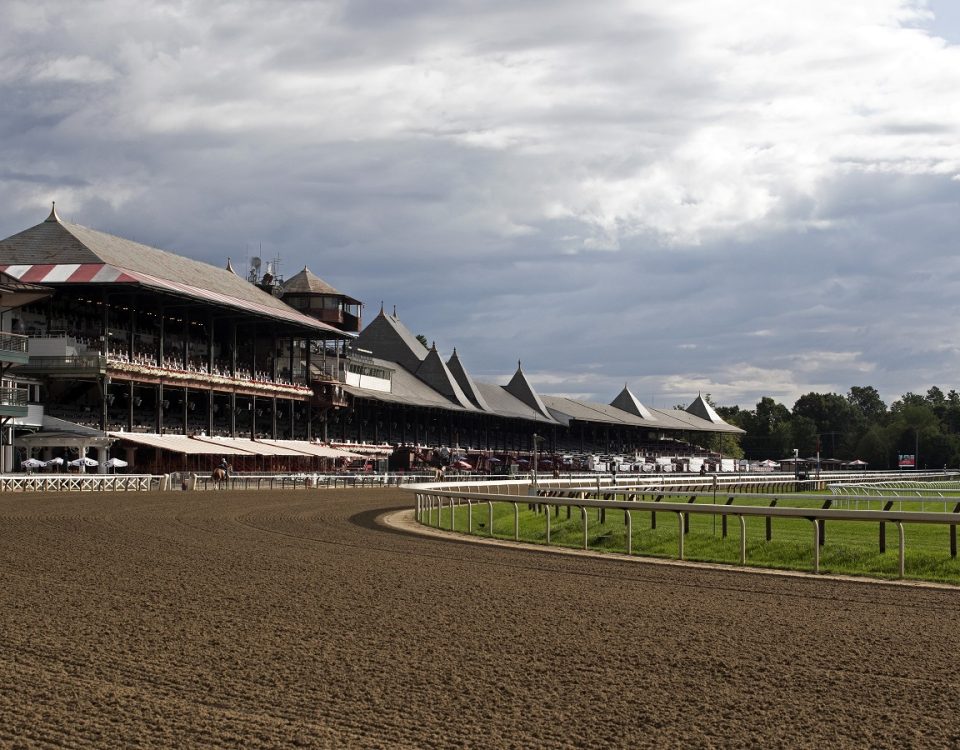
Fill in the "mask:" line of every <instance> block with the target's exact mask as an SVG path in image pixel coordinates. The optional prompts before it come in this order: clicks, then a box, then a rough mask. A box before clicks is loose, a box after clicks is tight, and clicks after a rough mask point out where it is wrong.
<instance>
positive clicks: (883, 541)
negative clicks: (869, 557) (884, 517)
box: [880, 500, 893, 555]
mask: <svg viewBox="0 0 960 750" xmlns="http://www.w3.org/2000/svg"><path fill="white" fill-rule="evenodd" d="M892 507H893V500H888V501H887V503H886V505H884V506H883V509H884V510H890V509H891V508H892ZM886 551H887V523H886V521H881V522H880V554H881V555H882V554H883V553H884V552H886Z"/></svg>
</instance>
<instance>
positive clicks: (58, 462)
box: [47, 456, 63, 466]
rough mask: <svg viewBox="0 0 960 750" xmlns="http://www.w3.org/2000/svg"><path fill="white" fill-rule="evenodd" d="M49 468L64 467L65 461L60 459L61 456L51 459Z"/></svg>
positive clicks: (48, 463) (48, 462)
mask: <svg viewBox="0 0 960 750" xmlns="http://www.w3.org/2000/svg"><path fill="white" fill-rule="evenodd" d="M47 466H63V459H62V458H60V456H57V457H56V458H51V459H50V460H49V461H47Z"/></svg>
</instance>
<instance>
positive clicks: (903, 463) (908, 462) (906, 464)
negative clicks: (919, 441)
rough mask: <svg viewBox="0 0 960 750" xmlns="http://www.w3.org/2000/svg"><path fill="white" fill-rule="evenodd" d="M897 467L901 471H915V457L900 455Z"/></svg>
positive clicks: (907, 454) (905, 454)
mask: <svg viewBox="0 0 960 750" xmlns="http://www.w3.org/2000/svg"><path fill="white" fill-rule="evenodd" d="M899 466H900V468H901V469H915V468H916V466H917V462H916V457H915V456H914V455H913V454H912V453H901V454H900V463H899Z"/></svg>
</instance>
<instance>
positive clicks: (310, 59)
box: [0, 0, 960, 407]
mask: <svg viewBox="0 0 960 750" xmlns="http://www.w3.org/2000/svg"><path fill="white" fill-rule="evenodd" d="M0 102H2V104H0V236H4V237H5V236H8V235H10V234H13V233H15V232H18V231H21V230H23V229H25V228H27V227H30V226H32V225H34V224H36V223H38V222H39V221H41V220H42V219H43V218H44V217H45V216H46V213H47V211H48V210H49V202H50V201H51V200H56V201H57V207H58V209H59V210H60V213H61V215H62V216H63V217H64V218H65V219H67V220H69V221H73V222H76V223H80V224H84V225H86V226H91V227H94V228H96V229H100V230H103V231H107V232H111V233H114V234H119V235H121V236H124V237H128V238H130V239H135V240H137V241H140V242H144V243H147V244H151V245H154V246H157V247H161V248H164V249H169V250H174V251H177V252H180V253H183V254H186V255H189V256H191V257H195V258H199V259H202V260H206V261H209V262H211V263H215V264H217V265H221V264H223V263H224V262H225V261H226V258H227V256H231V257H232V258H233V260H234V263H235V264H236V265H243V264H245V263H246V262H247V259H248V258H249V257H251V256H253V255H257V254H261V255H263V256H264V257H265V258H272V257H275V256H277V257H280V258H281V267H280V270H281V272H283V273H284V274H285V275H288V276H289V275H292V274H293V273H295V272H296V271H298V270H300V268H302V267H303V266H304V265H305V264H306V265H309V267H310V268H311V270H313V271H314V272H316V273H317V274H319V275H320V276H322V277H324V278H325V279H326V280H327V281H329V282H330V283H332V284H333V285H334V286H336V287H338V288H340V289H341V290H343V291H346V292H348V293H350V294H352V295H354V296H356V297H359V298H360V299H363V300H364V301H365V302H366V305H367V307H366V310H365V315H366V317H367V319H370V318H372V316H373V315H375V314H376V313H377V311H378V310H379V307H380V301H381V300H383V302H384V304H385V305H386V307H387V309H388V310H392V308H393V306H394V305H396V307H397V311H398V314H399V315H400V317H401V319H402V320H404V322H405V323H406V324H407V325H408V326H409V327H410V328H411V329H412V330H413V331H414V332H415V333H423V334H424V335H426V336H427V337H428V338H429V339H431V340H435V341H436V342H437V346H438V347H439V348H440V350H441V352H442V353H449V352H450V350H451V349H452V348H453V347H454V346H456V347H457V350H458V352H459V353H460V355H461V357H462V359H463V360H464V362H465V364H466V365H467V367H468V368H469V369H470V370H471V372H472V373H473V374H474V376H475V377H478V378H480V379H487V380H494V381H498V382H505V380H504V379H505V378H506V377H508V376H509V375H510V374H511V373H512V370H513V369H514V368H515V367H516V361H517V360H518V359H522V360H523V366H524V370H525V371H527V373H528V374H529V375H530V376H531V378H532V379H533V381H534V382H535V384H536V385H537V386H538V387H539V389H540V390H541V391H542V392H545V393H564V394H578V395H582V396H586V397H590V398H597V399H602V400H605V401H609V400H610V399H612V397H613V396H614V395H615V394H616V393H617V391H618V390H619V389H620V388H621V387H622V386H623V383H624V382H629V384H630V385H631V388H632V389H633V390H634V392H635V393H636V394H637V395H638V396H639V397H640V399H641V400H642V401H644V402H646V403H648V404H650V405H654V406H661V407H662V406H672V405H674V404H677V403H685V402H688V401H689V400H691V399H692V398H693V397H694V396H696V394H697V392H698V391H704V392H709V393H711V394H712V395H713V398H714V400H715V401H717V402H718V403H721V404H726V405H729V404H740V405H743V406H747V407H752V406H753V404H755V403H756V401H757V400H758V398H759V397H760V396H762V395H770V396H773V397H774V398H776V399H778V400H781V401H783V402H785V403H787V404H788V405H792V404H793V402H794V400H795V399H796V398H797V396H799V395H800V394H801V393H804V392H807V391H809V390H818V391H837V392H839V393H846V391H847V390H848V389H849V387H850V386H852V385H874V386H875V387H877V388H878V389H879V390H880V392H881V395H883V396H884V397H885V399H886V400H887V401H888V402H889V401H891V400H893V399H895V398H896V397H898V396H899V395H900V394H902V393H904V392H905V391H908V390H914V391H925V390H926V389H927V388H928V387H929V386H930V385H934V384H936V385H939V386H941V387H943V388H944V389H945V390H946V389H949V388H958V389H960V375H958V373H960V253H958V250H960V241H958V234H960V233H958V230H960V4H958V3H957V2H956V0H929V2H925V1H924V0H845V1H844V2H837V1H836V0H806V2H804V3H793V2H785V1H784V2H779V1H775V2H766V3H757V2H755V0H671V1H670V2H667V3H665V2H662V0H608V1H606V2H603V1H601V2H596V3H585V2H582V0H550V1H549V2H546V1H544V0H487V1H485V2H480V1H479V0H473V1H470V0H444V1H442V2H438V1H437V0H356V1H351V0H343V1H342V2H323V1H320V0H318V1H316V2H306V1H303V2H293V1H290V2H281V1H280V0H260V1H256V0H237V1H236V2H224V3H206V2H200V1H199V0H196V1H192V0H178V1H170V2H164V1H162V0H153V1H152V2H150V3H143V2H134V1H133V0H130V1H129V2H127V1H124V0H104V1H103V2H84V3H76V2H62V3H60V2H50V1H47V0H29V1H28V2H19V1H16V0H0Z"/></svg>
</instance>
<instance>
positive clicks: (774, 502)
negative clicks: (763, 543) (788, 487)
mask: <svg viewBox="0 0 960 750" xmlns="http://www.w3.org/2000/svg"><path fill="white" fill-rule="evenodd" d="M777 499H778V498H773V500H771V501H770V507H771V508H776V507H777ZM771 539H773V518H772V517H771V516H767V541H768V542H769V541H770V540H771Z"/></svg>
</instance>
